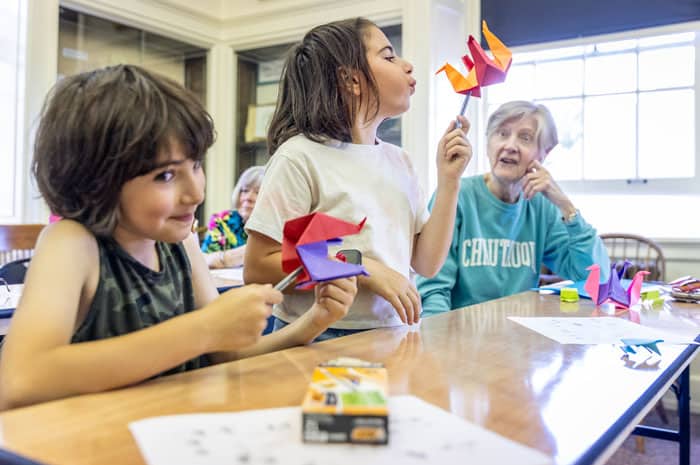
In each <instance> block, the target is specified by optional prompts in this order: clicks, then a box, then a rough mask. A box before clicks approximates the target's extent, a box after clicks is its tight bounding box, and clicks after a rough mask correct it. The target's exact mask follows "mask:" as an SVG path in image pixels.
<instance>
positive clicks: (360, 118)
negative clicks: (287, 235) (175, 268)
mask: <svg viewBox="0 0 700 465" xmlns="http://www.w3.org/2000/svg"><path fill="white" fill-rule="evenodd" d="M412 72H413V66H412V65H411V64H410V63H409V62H407V61H406V60H403V59H402V58H400V57H398V56H397V55H396V53H395V52H394V48H393V47H392V45H391V43H390V42H389V40H388V39H387V38H386V36H385V35H384V33H382V31H381V30H380V29H379V28H378V27H377V26H376V25H374V24H373V23H372V22H370V21H368V20H366V19H362V18H356V19H351V20H345V21H339V22H334V23H330V24H326V25H322V26H318V27H316V28H314V29H312V30H311V31H310V32H308V33H307V34H306V36H305V37H304V39H303V40H302V41H301V42H300V43H299V44H297V45H296V46H294V47H293V49H292V50H291V51H290V54H289V55H288V57H287V61H286V64H285V67H284V70H283V72H282V81H281V83H280V97H279V100H278V103H277V109H276V111H275V114H274V116H273V118H272V122H271V123H270V130H269V133H268V145H269V150H270V153H271V154H272V155H273V156H272V159H271V161H270V163H269V164H268V168H267V171H266V173H265V178H264V179H263V184H262V186H261V191H260V195H259V197H258V201H257V206H256V208H255V211H254V212H253V214H252V216H251V217H250V219H249V220H248V223H247V224H246V230H247V231H248V236H249V237H248V245H247V248H246V257H245V261H246V267H245V269H244V274H245V281H246V282H258V283H272V282H276V281H277V280H279V279H281V278H282V277H283V276H284V274H283V272H282V269H281V265H280V254H281V246H280V244H281V242H282V231H283V227H284V223H285V221H287V220H289V219H291V218H296V217H299V216H302V215H306V214H308V213H311V212H323V213H326V214H329V215H331V216H335V217H337V218H340V219H343V220H345V221H349V222H352V223H358V222H359V221H361V220H362V219H363V218H365V217H366V218H367V222H366V224H365V227H364V228H363V230H362V231H361V232H360V233H359V234H356V235H353V236H348V237H347V238H345V239H344V243H343V245H342V247H343V248H355V249H359V250H360V251H361V252H362V254H363V263H364V265H365V267H366V268H367V270H368V271H369V273H370V276H369V277H361V278H360V279H359V292H358V295H357V299H356V300H355V303H354V304H353V306H352V307H351V308H350V311H349V313H348V315H347V317H346V318H344V319H343V320H339V321H337V322H335V323H334V324H332V326H331V328H333V331H328V332H327V333H326V335H325V336H328V337H333V336H338V335H343V334H347V333H349V332H352V331H355V330H362V329H370V328H376V327H383V326H394V325H400V324H402V323H404V324H412V323H415V322H418V320H419V317H420V312H421V307H420V297H419V295H418V292H417V291H416V288H415V286H414V284H413V283H412V279H411V269H413V270H415V271H416V272H418V273H420V274H422V275H425V276H432V275H434V274H435V273H437V271H438V270H439V269H440V267H441V266H442V263H443V261H444V259H445V256H446V255H447V251H448V247H449V244H450V241H451V237H452V228H453V224H454V217H455V208H456V204H457V192H458V189H459V180H460V176H461V174H462V172H463V171H464V169H465V167H466V165H467V163H468V162H469V159H470V158H471V154H472V152H471V147H470V146H469V143H468V142H467V140H466V138H465V133H466V130H467V128H468V122H467V120H466V119H464V118H463V117H460V122H461V124H462V128H461V129H458V128H455V123H454V122H451V123H450V126H449V127H448V129H447V131H446V133H445V135H444V136H443V137H442V139H441V140H440V143H439V145H438V150H437V166H438V188H437V195H436V200H435V205H434V207H433V211H432V214H429V213H428V210H427V208H426V203H427V202H426V199H425V196H424V194H423V193H422V192H421V189H420V187H419V184H418V179H417V177H416V174H415V172H414V170H413V167H412V166H411V163H410V160H409V157H408V155H407V154H406V153H405V152H404V151H403V150H402V149H401V148H399V147H396V146H394V145H391V144H387V143H385V142H383V141H381V140H379V139H378V138H377V128H378V127H379V125H380V124H381V122H382V121H384V120H385V119H387V118H392V117H396V116H398V115H400V114H402V113H404V112H405V111H406V110H408V108H409V103H410V98H411V95H413V92H414V90H415V86H416V81H415V79H414V78H413V76H412ZM312 299H313V297H312V296H311V295H308V294H304V293H293V294H290V295H289V296H287V297H285V301H284V302H283V303H281V304H279V305H277V306H276V307H275V309H274V312H273V313H274V315H275V317H276V318H277V321H276V327H277V328H279V327H282V326H284V325H285V324H286V323H291V322H293V321H295V320H297V319H298V318H300V317H301V316H302V315H303V314H304V312H305V311H306V308H307V307H308V303H309V302H310V301H311V300H312ZM325 336H324V337H325Z"/></svg>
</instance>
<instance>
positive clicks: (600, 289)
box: [583, 260, 649, 308]
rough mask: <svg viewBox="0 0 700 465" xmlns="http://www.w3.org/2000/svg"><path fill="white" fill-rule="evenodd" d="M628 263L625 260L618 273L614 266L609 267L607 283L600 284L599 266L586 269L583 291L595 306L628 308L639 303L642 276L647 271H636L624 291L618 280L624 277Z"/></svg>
mask: <svg viewBox="0 0 700 465" xmlns="http://www.w3.org/2000/svg"><path fill="white" fill-rule="evenodd" d="M629 265H630V262H629V261H627V260H625V262H624V264H623V266H622V268H621V269H620V271H617V270H616V267H615V264H614V263H613V264H612V265H611V269H610V278H609V279H608V281H607V282H605V283H601V282H600V265H591V266H589V267H588V268H587V270H589V271H590V273H589V274H588V279H586V284H584V286H583V287H584V289H585V290H586V292H588V295H590V296H591V299H592V300H593V302H595V303H596V305H602V304H604V303H608V302H611V303H613V304H615V306H616V307H619V308H629V307H631V306H632V305H634V304H636V303H637V302H639V292H640V291H641V289H642V281H643V280H644V276H645V275H648V274H649V272H648V271H638V272H637V274H635V275H634V277H633V278H632V283H631V284H630V286H629V287H628V288H627V289H625V288H623V287H622V284H621V283H620V280H621V279H622V277H623V276H624V275H625V271H627V268H628V267H629Z"/></svg>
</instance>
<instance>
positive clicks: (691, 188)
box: [478, 21, 700, 195]
mask: <svg viewBox="0 0 700 465" xmlns="http://www.w3.org/2000/svg"><path fill="white" fill-rule="evenodd" d="M684 32H695V39H694V41H693V42H692V44H693V46H694V48H695V70H694V72H695V76H694V80H695V82H694V85H693V86H691V87H690V88H691V89H693V90H694V102H693V110H694V113H695V118H694V119H695V121H694V135H695V137H694V141H693V143H694V152H695V175H694V176H693V177H689V178H658V179H648V180H646V181H645V180H642V179H634V180H627V179H617V180H560V181H559V180H558V181H557V182H558V183H559V184H560V185H561V186H562V188H563V189H564V190H565V191H566V192H567V193H568V194H572V195H587V194H595V195H601V194H625V195H626V194H629V195H669V194H679V193H682V194H691V195H700V140H699V138H698V137H699V136H698V134H700V21H696V22H690V23H682V24H674V25H669V26H660V27H654V28H648V29H639V30H631V31H626V32H619V33H614V34H605V35H599V36H590V37H585V38H579V39H573V40H563V41H556V42H548V43H541V44H535V45H523V46H520V47H513V48H512V51H513V53H514V55H517V54H519V53H532V52H542V51H546V50H552V49H558V48H566V47H577V46H586V45H592V44H596V43H600V42H609V41H620V40H626V39H642V38H647V37H653V36H660V35H667V34H677V33H684ZM645 49H646V48H645ZM614 53H619V52H606V55H607V54H614ZM548 61H549V60H548ZM637 73H639V70H637ZM584 85H585V83H584ZM672 89H675V88H670V89H669V90H672ZM664 90H665V89H664ZM647 92H650V91H648V90H643V91H640V90H639V88H637V89H636V90H635V91H634V92H633V93H636V94H637V98H638V96H639V94H640V93H647ZM652 92H653V91H652ZM604 95H610V94H604ZM587 96H593V95H588V94H585V93H583V91H582V94H581V97H582V98H585V97H587ZM572 97H576V96H569V97H565V98H572ZM552 99H554V98H552ZM547 100H550V99H547ZM538 101H539V100H538ZM481 103H482V105H481V108H482V109H483V110H484V111H481V112H480V113H481V118H480V120H481V121H480V123H481V127H483V128H486V123H487V121H488V116H489V115H488V114H487V111H486V109H487V108H488V107H489V93H488V88H486V92H485V93H484V96H483V99H482V102H481ZM636 119H637V121H635V126H638V124H639V121H638V120H639V113H638V111H637V118H636ZM482 132H484V131H482ZM638 137H639V134H638V132H637V138H638ZM478 145H479V147H484V148H485V147H486V135H485V134H479V138H478ZM635 150H638V149H635ZM638 156H639V153H638V152H637V153H636V157H637V159H638ZM486 158H487V157H481V158H480V159H479V167H478V169H479V172H483V171H488V166H486V163H487V161H486Z"/></svg>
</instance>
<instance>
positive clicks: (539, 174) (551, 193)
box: [522, 160, 571, 209]
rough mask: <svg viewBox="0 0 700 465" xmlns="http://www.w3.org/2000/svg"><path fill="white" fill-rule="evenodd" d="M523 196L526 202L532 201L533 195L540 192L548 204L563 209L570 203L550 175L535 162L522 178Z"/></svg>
mask: <svg viewBox="0 0 700 465" xmlns="http://www.w3.org/2000/svg"><path fill="white" fill-rule="evenodd" d="M522 183H523V196H524V197H525V199H526V200H530V199H532V198H533V197H534V196H535V194H537V193H538V192H541V193H542V195H544V196H545V197H546V198H547V199H548V200H549V201H550V202H552V203H553V204H554V205H556V206H557V207H559V208H560V209H563V208H565V207H566V206H567V204H570V203H571V201H570V200H569V198H568V197H567V196H566V194H564V191H562V190H561V188H560V187H559V184H557V183H556V182H555V181H554V178H552V175H551V174H550V173H549V171H547V170H546V169H545V168H544V166H542V164H541V163H540V162H539V161H537V160H532V162H530V164H529V165H528V167H527V172H526V174H525V176H523V180H522Z"/></svg>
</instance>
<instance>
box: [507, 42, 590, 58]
mask: <svg viewBox="0 0 700 465" xmlns="http://www.w3.org/2000/svg"><path fill="white" fill-rule="evenodd" d="M585 48H586V46H584V45H576V46H574V47H564V48H552V49H549V50H538V51H536V52H525V53H518V58H517V60H518V61H531V60H557V59H560V58H569V57H580V56H581V55H583V53H584V51H585ZM515 60H516V58H513V61H514V62H515Z"/></svg>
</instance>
